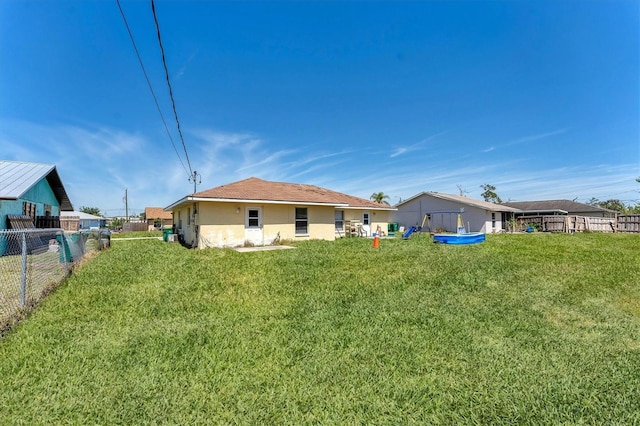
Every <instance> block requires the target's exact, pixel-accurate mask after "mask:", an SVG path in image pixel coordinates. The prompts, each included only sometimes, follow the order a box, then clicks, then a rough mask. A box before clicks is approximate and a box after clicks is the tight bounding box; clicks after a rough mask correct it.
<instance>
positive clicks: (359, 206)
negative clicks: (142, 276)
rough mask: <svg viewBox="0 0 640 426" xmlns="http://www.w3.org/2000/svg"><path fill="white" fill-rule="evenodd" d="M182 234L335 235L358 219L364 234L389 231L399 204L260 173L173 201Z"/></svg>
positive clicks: (218, 242) (232, 238)
mask: <svg viewBox="0 0 640 426" xmlns="http://www.w3.org/2000/svg"><path fill="white" fill-rule="evenodd" d="M165 210H166V211H169V210H171V211H173V224H174V226H175V229H176V232H177V233H178V234H179V235H180V238H181V239H182V240H183V241H184V242H185V243H186V244H188V245H191V246H193V247H198V248H206V247H234V246H239V245H244V244H253V245H267V244H270V243H271V242H272V241H274V240H275V239H277V238H278V237H279V238H280V239H283V240H296V241H297V240H309V239H321V240H334V239H335V238H336V237H339V236H342V235H344V232H345V225H346V224H350V223H352V222H351V221H357V222H358V224H359V225H358V226H359V228H361V229H362V230H363V232H364V235H371V234H372V233H373V232H376V230H377V229H378V227H380V229H381V230H384V231H386V230H387V225H388V223H389V212H391V211H393V210H394V208H393V207H390V206H388V205H384V204H378V203H374V202H372V201H369V200H365V199H363V198H358V197H354V196H351V195H347V194H342V193H340V192H335V191H332V190H329V189H325V188H321V187H318V186H313V185H304V184H296V183H284V182H270V181H266V180H262V179H258V178H255V177H252V178H248V179H245V180H241V181H238V182H233V183H229V184H227V185H222V186H218V187H216V188H211V189H207V190H205V191H201V192H197V193H195V194H191V195H188V196H186V197H184V198H182V199H180V200H178V201H176V202H175V203H173V204H171V205H170V206H168V207H166V208H165Z"/></svg>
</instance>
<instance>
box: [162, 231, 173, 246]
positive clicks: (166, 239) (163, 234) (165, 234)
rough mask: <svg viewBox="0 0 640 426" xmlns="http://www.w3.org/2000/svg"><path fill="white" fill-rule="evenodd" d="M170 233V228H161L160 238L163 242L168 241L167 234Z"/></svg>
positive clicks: (171, 232)
mask: <svg viewBox="0 0 640 426" xmlns="http://www.w3.org/2000/svg"><path fill="white" fill-rule="evenodd" d="M171 234H173V230H172V229H171V228H164V229H163V230H162V239H163V240H164V242H165V243H166V242H168V241H169V235H171Z"/></svg>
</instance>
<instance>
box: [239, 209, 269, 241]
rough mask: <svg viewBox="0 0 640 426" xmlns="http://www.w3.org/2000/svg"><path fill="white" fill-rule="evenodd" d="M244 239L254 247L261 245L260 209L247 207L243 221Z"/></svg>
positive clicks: (262, 239)
mask: <svg viewBox="0 0 640 426" xmlns="http://www.w3.org/2000/svg"><path fill="white" fill-rule="evenodd" d="M244 239H245V241H248V242H250V243H251V244H255V245H262V244H263V243H264V238H263V235H262V209H261V208H260V207H247V209H246V210H245V220H244Z"/></svg>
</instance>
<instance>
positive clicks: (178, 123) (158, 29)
mask: <svg viewBox="0 0 640 426" xmlns="http://www.w3.org/2000/svg"><path fill="white" fill-rule="evenodd" d="M151 11H152V12H153V20H154V21H155V23H156V30H157V31H158V43H159V44H160V52H161V53H162V65H164V74H165V76H166V78H167V86H169V97H170V98H171V105H172V106H173V115H174V117H175V118H176V124H177V126H178V134H179V135H180V140H181V141H182V147H183V148H184V155H185V157H186V159H187V164H188V165H189V176H190V177H191V176H193V175H194V173H193V169H192V168H191V162H190V161H189V154H188V153H187V145H186V144H185V143H184V137H183V136H182V129H181V128H180V120H178V111H176V102H175V99H174V98H173V90H172V88H171V81H170V80H169V70H168V69H167V61H166V60H165V57H164V47H163V46H162V37H161V36H160V24H159V23H158V17H157V16H156V6H155V3H154V1H153V0H151Z"/></svg>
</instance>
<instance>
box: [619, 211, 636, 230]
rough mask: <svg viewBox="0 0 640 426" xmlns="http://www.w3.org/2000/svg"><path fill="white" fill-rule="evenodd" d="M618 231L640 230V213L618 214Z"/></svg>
mask: <svg viewBox="0 0 640 426" xmlns="http://www.w3.org/2000/svg"><path fill="white" fill-rule="evenodd" d="M618 232H640V215H639V214H627V215H623V216H618Z"/></svg>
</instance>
